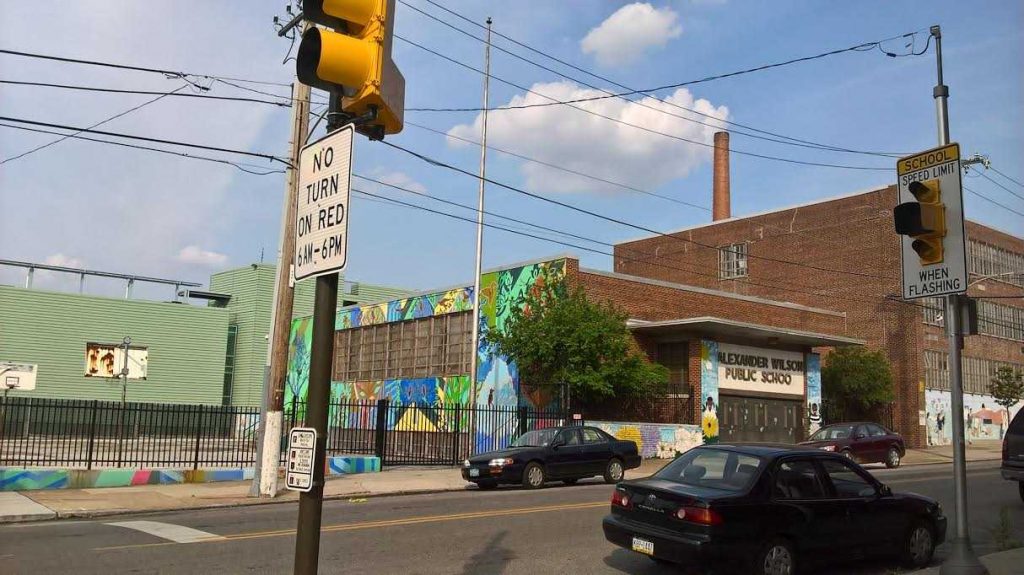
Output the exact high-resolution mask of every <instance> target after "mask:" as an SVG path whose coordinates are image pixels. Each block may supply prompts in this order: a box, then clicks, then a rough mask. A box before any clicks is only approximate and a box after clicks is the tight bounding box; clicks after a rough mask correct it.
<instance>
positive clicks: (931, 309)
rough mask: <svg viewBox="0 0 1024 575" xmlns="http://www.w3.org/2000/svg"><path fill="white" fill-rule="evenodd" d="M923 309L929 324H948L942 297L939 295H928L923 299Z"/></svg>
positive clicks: (925, 319) (925, 320) (940, 325)
mask: <svg viewBox="0 0 1024 575" xmlns="http://www.w3.org/2000/svg"><path fill="white" fill-rule="evenodd" d="M921 306H922V308H923V309H922V310H921V311H923V312H924V322H925V323H926V324H928V325H937V326H939V327H943V326H945V325H946V322H945V320H944V319H943V315H944V307H943V301H942V298H938V297H926V298H923V299H922V300H921Z"/></svg>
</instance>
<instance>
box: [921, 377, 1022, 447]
mask: <svg viewBox="0 0 1024 575" xmlns="http://www.w3.org/2000/svg"><path fill="white" fill-rule="evenodd" d="M924 400H925V427H926V430H927V436H926V437H927V439H928V445H949V444H951V443H952V441H953V419H952V417H953V412H952V410H951V408H950V401H951V400H950V395H949V392H948V391H941V390H937V389H928V390H925V392H924ZM1022 407H1024V402H1021V403H1018V404H1017V405H1015V406H1013V407H1011V408H1010V410H1009V412H1007V410H1006V409H1004V408H1003V407H1002V406H1000V405H999V404H997V403H996V400H995V399H993V398H992V396H989V395H974V394H970V393H965V394H964V414H963V417H964V427H965V428H966V432H967V439H968V441H972V442H973V441H984V440H1001V439H1002V438H1003V435H1004V434H1005V433H1006V428H1007V427H1008V426H1009V424H1010V421H1011V420H1012V419H1013V416H1014V415H1016V414H1017V411H1019V410H1020V409H1021V408H1022Z"/></svg>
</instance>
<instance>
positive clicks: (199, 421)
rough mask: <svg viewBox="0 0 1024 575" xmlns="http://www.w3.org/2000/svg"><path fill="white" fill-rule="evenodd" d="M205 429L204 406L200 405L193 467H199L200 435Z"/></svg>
mask: <svg viewBox="0 0 1024 575" xmlns="http://www.w3.org/2000/svg"><path fill="white" fill-rule="evenodd" d="M202 431H203V406H202V405H200V406H199V415H197V416H196V455H195V460H194V463H193V465H192V469H199V437H200V434H201V433H202Z"/></svg>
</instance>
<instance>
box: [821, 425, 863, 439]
mask: <svg viewBox="0 0 1024 575" xmlns="http://www.w3.org/2000/svg"><path fill="white" fill-rule="evenodd" d="M851 437H853V426H852V425H830V426H828V427H823V428H821V429H819V430H818V431H817V432H815V434H814V435H812V436H811V441H829V440H832V439H849V438H851Z"/></svg>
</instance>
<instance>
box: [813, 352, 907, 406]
mask: <svg viewBox="0 0 1024 575" xmlns="http://www.w3.org/2000/svg"><path fill="white" fill-rule="evenodd" d="M821 388H822V395H823V396H824V398H825V400H826V401H828V402H829V403H831V404H832V405H833V406H835V408H836V409H837V410H839V413H842V414H843V415H844V416H845V417H847V418H854V417H857V418H859V417H861V416H864V415H867V414H869V413H870V412H871V411H872V410H874V409H875V408H877V407H879V406H881V405H884V404H886V403H889V402H891V401H892V400H893V399H894V398H895V395H894V393H893V385H892V369H891V368H890V366H889V360H888V359H887V358H886V357H885V354H884V353H882V352H881V351H880V350H870V349H867V348H864V347H840V348H838V349H836V350H834V351H832V352H831V353H829V354H828V356H827V357H826V358H825V365H824V366H823V367H822V369H821Z"/></svg>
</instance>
